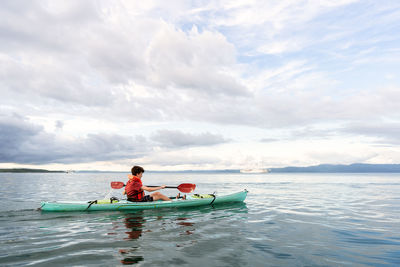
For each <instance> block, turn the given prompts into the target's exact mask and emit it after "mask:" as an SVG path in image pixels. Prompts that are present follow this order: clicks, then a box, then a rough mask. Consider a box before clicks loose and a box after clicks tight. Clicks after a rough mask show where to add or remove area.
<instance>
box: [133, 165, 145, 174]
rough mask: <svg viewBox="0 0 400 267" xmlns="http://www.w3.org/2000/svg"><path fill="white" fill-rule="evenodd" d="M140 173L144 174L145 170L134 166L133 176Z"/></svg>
mask: <svg viewBox="0 0 400 267" xmlns="http://www.w3.org/2000/svg"><path fill="white" fill-rule="evenodd" d="M139 173H144V169H143V168H142V167H140V166H133V168H132V175H134V176H136V175H138V174H139Z"/></svg>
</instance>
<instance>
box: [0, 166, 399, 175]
mask: <svg viewBox="0 0 400 267" xmlns="http://www.w3.org/2000/svg"><path fill="white" fill-rule="evenodd" d="M1 172H3V173H4V172H12V173H68V172H72V173H129V170H127V171H125V172H122V171H96V170H90V171H89V170H75V171H49V170H45V169H28V168H20V169H18V168H14V169H0V173H1ZM146 172H149V173H240V170H239V169H226V170H184V171H156V170H149V171H146ZM268 173H400V164H364V163H354V164H350V165H334V164H321V165H316V166H309V167H284V168H268ZM268 173H266V175H268Z"/></svg>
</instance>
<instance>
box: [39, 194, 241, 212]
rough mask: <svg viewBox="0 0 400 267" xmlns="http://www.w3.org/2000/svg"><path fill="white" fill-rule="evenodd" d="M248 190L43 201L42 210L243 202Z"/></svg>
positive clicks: (120, 208)
mask: <svg viewBox="0 0 400 267" xmlns="http://www.w3.org/2000/svg"><path fill="white" fill-rule="evenodd" d="M247 192H248V191H247V190H243V191H240V192H237V193H233V194H228V195H214V194H193V195H187V196H186V199H182V198H180V199H171V201H160V200H159V201H152V202H131V201H127V200H117V199H116V198H111V199H102V200H94V201H58V202H42V203H41V208H40V209H41V210H42V211H110V210H145V209H161V208H182V207H198V206H206V205H214V204H221V203H230V202H243V201H244V200H245V199H246V196H247Z"/></svg>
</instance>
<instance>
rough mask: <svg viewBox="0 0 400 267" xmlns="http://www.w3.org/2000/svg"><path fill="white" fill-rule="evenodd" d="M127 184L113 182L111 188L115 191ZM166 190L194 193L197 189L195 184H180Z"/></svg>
mask: <svg viewBox="0 0 400 267" xmlns="http://www.w3.org/2000/svg"><path fill="white" fill-rule="evenodd" d="M124 186H125V184H124V183H123V182H111V187H112V188H114V189H121V188H122V187H124ZM146 186H148V187H159V186H158V185H146ZM165 188H177V189H178V190H179V191H181V192H182V193H192V192H193V191H194V189H195V188H196V185H195V184H180V185H178V186H166V187H165Z"/></svg>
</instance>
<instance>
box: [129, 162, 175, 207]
mask: <svg viewBox="0 0 400 267" xmlns="http://www.w3.org/2000/svg"><path fill="white" fill-rule="evenodd" d="M143 173H144V169H143V168H142V167H140V166H134V167H133V168H132V175H130V176H129V181H128V182H127V183H126V186H125V190H124V193H123V194H124V195H125V194H126V195H127V196H128V201H134V202H150V201H156V200H163V201H171V199H170V198H169V197H167V196H165V195H163V194H161V193H160V192H155V193H153V194H151V195H145V194H144V190H146V191H149V192H153V191H157V190H160V189H164V188H165V185H162V186H158V187H148V186H145V185H143V184H142V180H141V179H142V176H143Z"/></svg>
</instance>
